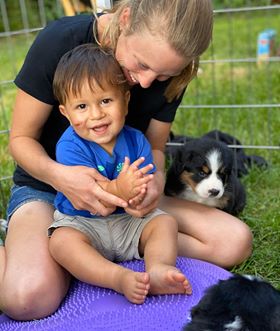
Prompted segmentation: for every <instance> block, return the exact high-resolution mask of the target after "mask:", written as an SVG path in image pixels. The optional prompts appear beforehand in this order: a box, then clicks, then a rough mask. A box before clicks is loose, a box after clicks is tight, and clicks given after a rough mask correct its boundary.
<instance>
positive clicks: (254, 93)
mask: <svg viewBox="0 0 280 331" xmlns="http://www.w3.org/2000/svg"><path fill="white" fill-rule="evenodd" d="M265 28H274V29H276V30H277V29H278V30H279V11H277V10H275V11H274V12H272V13H269V15H268V13H267V12H265V13H263V12H261V13H258V12H257V13H254V14H252V15H251V14H249V13H236V14H233V15H231V16H229V15H228V14H216V15H215V27H214V34H213V44H212V46H211V47H210V48H209V50H208V51H207V52H206V53H205V54H204V55H203V57H202V59H201V66H200V73H199V75H198V77H197V78H196V79H195V80H194V81H193V82H192V83H191V84H190V86H189V87H188V89H187V91H186V93H185V96H184V100H183V103H182V104H183V105H186V106H188V107H189V106H191V105H194V106H196V105H212V106H213V107H212V108H211V107H209V108H196V107H189V108H181V109H180V110H179V111H178V113H177V115H176V119H175V122H174V124H173V127H172V130H173V131H174V132H175V133H177V134H186V135H189V136H200V135H202V134H204V133H206V132H207V131H210V130H212V129H219V130H222V131H225V132H228V133H230V134H232V135H234V136H235V137H237V138H238V139H239V140H240V141H241V142H242V143H243V144H244V145H258V146H259V145H265V146H279V132H280V113H279V107H278V108H275V107H273V106H270V107H265V106H263V107H262V106H261V105H272V104H279V103H280V67H279V62H271V63H269V64H268V63H267V64H263V65H260V66H258V65H256V63H255V62H240V61H238V62H236V61H235V62H234V61H233V62H229V63H228V62H221V63H205V61H208V60H213V59H216V60H223V59H228V58H231V59H242V58H245V59H248V58H254V57H255V56H256V42H257V37H258V33H259V32H260V31H262V30H264V29H265ZM33 38H34V34H29V35H23V36H13V37H10V38H9V40H5V38H1V39H0V68H1V69H0V70H1V76H0V77H1V80H2V81H11V80H13V78H14V77H15V75H16V72H17V71H18V70H19V68H20V66H21V64H22V61H23V58H24V55H25V54H26V51H27V49H28V48H29V45H30V44H31V42H32V40H33ZM278 40H279V39H278ZM278 43H279V42H278ZM14 96H15V89H14V87H13V84H12V83H7V84H0V118H1V121H0V131H1V130H6V129H7V128H8V127H9V123H10V115H11V109H12V103H13V100H14ZM251 104H257V105H260V106H259V107H258V108H253V107H250V106H248V107H239V108H238V107H237V108H231V107H230V106H226V105H251ZM215 105H225V106H222V108H216V106H215ZM7 140H8V137H7V134H1V133H0V177H1V178H3V177H6V176H10V175H11V173H12V169H13V166H14V165H13V162H12V160H11V158H10V156H9V154H8V151H7ZM246 153H247V154H257V155H261V156H263V157H264V158H265V159H266V160H267V161H268V162H269V167H268V169H266V170H260V169H253V170H252V171H250V173H249V175H247V176H246V177H244V178H243V179H242V181H243V183H244V185H245V187H246V191H247V206H246V208H245V210H244V211H243V212H242V214H241V215H240V218H241V219H242V220H243V221H244V222H246V223H247V224H248V225H249V226H250V227H251V229H252V231H253V233H254V251H253V255H252V257H251V258H250V259H249V260H248V261H246V262H244V263H243V264H242V265H240V266H237V267H235V268H234V269H233V271H235V272H242V273H246V274H254V275H260V276H262V277H264V278H265V279H267V280H269V281H270V282H271V283H272V284H273V285H275V286H276V287H278V288H279V289H280V276H279V275H280V257H279V251H280V216H279V205H280V201H279V200H280V198H279V193H278V191H279V184H278V183H279V182H280V162H279V161H280V151H279V149H278V150H277V149H268V148H258V149H247V150H246ZM10 183H11V181H10V180H2V181H0V194H1V196H0V214H1V215H0V217H4V216H5V205H6V198H7V196H8V191H9V187H10Z"/></svg>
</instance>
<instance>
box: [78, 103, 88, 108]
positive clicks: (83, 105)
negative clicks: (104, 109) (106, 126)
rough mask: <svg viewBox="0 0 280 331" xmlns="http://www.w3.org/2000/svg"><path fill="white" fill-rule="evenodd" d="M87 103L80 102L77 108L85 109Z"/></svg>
mask: <svg viewBox="0 0 280 331" xmlns="http://www.w3.org/2000/svg"><path fill="white" fill-rule="evenodd" d="M86 107H87V105H86V104H85V103H81V104H80V105H78V108H79V109H86Z"/></svg>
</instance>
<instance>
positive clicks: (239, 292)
mask: <svg viewBox="0 0 280 331" xmlns="http://www.w3.org/2000/svg"><path fill="white" fill-rule="evenodd" d="M279 330H280V291H279V290H277V289H275V288H274V287H273V286H272V285H271V284H269V283H268V282H266V281H264V280H261V279H260V278H257V277H254V276H245V275H244V276H242V275H234V276H232V277H231V278H229V279H227V280H221V281H219V283H218V284H216V285H213V286H211V287H210V288H208V290H206V292H205V294H204V296H203V297H202V299H201V300H200V301H199V303H198V304H197V305H196V306H194V307H193V308H192V310H191V322H190V323H188V324H186V325H185V327H184V328H183V331H279Z"/></svg>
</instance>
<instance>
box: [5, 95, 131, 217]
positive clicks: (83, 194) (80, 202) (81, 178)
mask: <svg viewBox="0 0 280 331" xmlns="http://www.w3.org/2000/svg"><path fill="white" fill-rule="evenodd" d="M51 111H52V106H51V105H48V104H46V103H43V102H41V101H39V100H37V99H36V98H33V97H32V96H31V95H29V94H27V93H25V92H24V91H22V90H21V89H19V90H18V92H17V96H16V101H15V106H14V110H13V116H12V126H11V133H10V142H9V148H10V152H11V155H12V156H13V157H14V159H15V161H16V162H17V163H18V164H19V165H20V166H21V167H22V168H23V169H25V170H26V171H27V172H28V173H29V174H30V175H31V176H33V177H35V178H37V179H39V180H41V181H43V182H45V183H47V184H49V185H51V186H53V187H54V188H55V189H56V190H57V191H61V192H63V193H64V194H65V195H66V196H67V198H68V199H69V200H70V201H71V202H72V203H73V205H74V206H75V208H77V209H85V210H89V211H90V212H92V213H95V212H98V213H99V214H101V215H103V216H106V215H108V214H110V208H106V207H105V206H104V205H103V204H102V203H101V202H100V201H99V200H102V201H106V202H107V203H108V204H109V205H114V206H121V207H126V206H127V203H126V202H125V201H123V200H122V199H120V198H118V197H116V196H114V195H111V194H109V193H107V192H105V191H104V190H103V189H102V188H101V187H100V186H99V185H98V184H97V183H96V180H97V179H98V180H104V177H103V176H101V175H100V174H99V173H98V172H97V171H96V170H95V169H89V168H87V167H82V166H75V167H68V166H64V165H61V164H59V163H57V162H55V161H54V160H52V159H51V158H50V157H49V156H48V154H47V153H46V151H45V150H44V148H43V147H42V145H41V144H40V143H39V138H40V135H41V132H42V128H43V126H44V124H45V123H46V121H47V119H48V117H49V115H50V113H51Z"/></svg>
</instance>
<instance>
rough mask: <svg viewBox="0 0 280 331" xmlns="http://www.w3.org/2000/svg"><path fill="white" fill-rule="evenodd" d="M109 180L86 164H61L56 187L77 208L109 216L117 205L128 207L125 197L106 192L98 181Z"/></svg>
mask: <svg viewBox="0 0 280 331" xmlns="http://www.w3.org/2000/svg"><path fill="white" fill-rule="evenodd" d="M57 169H58V168H57ZM107 180H108V179H107V178H105V177H104V176H102V175H101V174H100V173H99V172H98V171H97V170H96V169H92V168H88V167H85V166H65V165H59V170H58V173H57V175H56V183H55V188H56V190H57V191H60V192H62V193H63V194H64V195H65V196H66V197H67V198H68V199H69V200H70V201H71V203H72V204H73V206H74V207H75V208H76V209H78V210H88V211H89V212H90V213H92V214H96V213H98V214H100V215H102V216H108V215H110V214H111V213H112V212H113V211H114V210H115V208H116V206H119V207H123V208H126V207H127V203H126V202H125V201H124V200H123V199H121V198H118V197H116V196H115V195H113V194H110V193H108V192H105V191H104V190H103V189H102V188H101V186H100V185H98V183H97V181H107ZM102 201H104V203H105V204H106V206H105V205H104V203H102Z"/></svg>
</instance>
